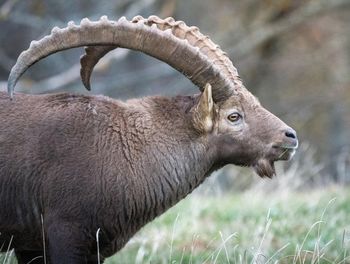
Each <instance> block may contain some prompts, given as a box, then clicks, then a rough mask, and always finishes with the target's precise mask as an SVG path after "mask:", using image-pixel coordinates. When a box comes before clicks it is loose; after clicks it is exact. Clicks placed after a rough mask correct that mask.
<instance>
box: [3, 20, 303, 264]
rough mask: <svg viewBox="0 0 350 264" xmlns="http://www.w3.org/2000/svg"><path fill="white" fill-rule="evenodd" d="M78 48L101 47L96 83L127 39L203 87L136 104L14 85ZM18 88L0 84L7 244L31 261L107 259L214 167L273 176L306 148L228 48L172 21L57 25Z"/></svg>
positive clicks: (22, 65)
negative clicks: (25, 90) (4, 89)
mask: <svg viewBox="0 0 350 264" xmlns="http://www.w3.org/2000/svg"><path fill="white" fill-rule="evenodd" d="M78 46H89V47H88V48H87V49H86V54H85V55H84V56H83V57H82V60H81V64H82V70H81V75H82V79H83V83H84V84H85V86H86V87H87V88H90V83H89V79H90V74H91V72H92V69H93V67H94V65H95V64H96V63H97V62H98V60H99V59H100V58H101V57H102V56H103V55H104V54H106V53H107V52H108V51H110V50H112V49H115V48H117V47H124V48H129V49H134V50H139V51H142V52H145V53H147V54H149V55H151V56H154V57H156V58H158V59H160V60H163V61H165V62H166V63H168V64H170V65H172V66H173V67H174V68H175V69H177V70H179V71H181V72H183V73H184V74H185V75H186V76H187V77H188V78H189V79H190V80H191V81H192V82H193V83H195V84H196V85H197V86H198V87H199V89H200V91H201V93H199V94H196V95H191V96H177V97H172V98H169V97H161V96H154V97H146V98H141V99H133V100H130V101H126V102H121V101H117V100H114V99H111V98H108V97H104V96H83V95H73V94H67V93H63V94H47V95H25V94H20V93H17V94H14V93H13V90H14V86H15V84H16V82H17V80H18V78H19V77H20V76H21V75H22V73H23V72H24V71H25V70H26V69H27V68H28V67H30V65H32V64H34V63H35V62H36V61H38V60H40V59H41V58H44V57H46V56H48V55H50V54H52V53H54V52H57V51H60V50H64V49H68V48H72V47H78ZM165 89H166V87H165ZM8 90H9V95H8V94H5V93H0V120H1V130H0V232H1V235H0V244H1V245H2V249H7V248H14V250H15V254H16V257H17V259H18V262H19V263H28V262H30V263H53V264H60V263H62V264H63V263H65V264H67V263H73V264H74V263H76V264H78V263H96V262H97V259H98V257H99V258H100V259H101V260H102V261H103V260H104V258H105V257H108V256H111V255H112V254H114V253H115V252H117V251H118V250H119V249H121V248H122V247H123V246H124V245H125V244H126V242H127V241H128V240H129V239H130V238H131V237H132V236H133V235H134V234H135V232H137V231H138V230H139V229H140V228H141V227H142V226H143V225H145V224H146V223H148V222H149V221H151V220H152V219H154V218H155V217H156V216H158V215H160V214H161V213H163V212H164V211H166V210H167V209H168V208H170V207H171V206H172V205H174V204H175V203H176V202H178V201H179V200H181V199H182V198H184V197H185V196H186V195H187V194H189V193H190V192H191V191H192V190H193V189H194V188H196V187H197V186H198V185H199V184H200V183H202V182H203V181H204V180H205V179H206V177H207V176H209V175H210V174H211V173H212V172H213V171H214V170H217V169H219V168H221V167H223V166H225V165H226V164H236V165H241V166H251V167H253V168H254V169H255V171H256V172H257V174H258V175H260V176H261V177H263V176H267V177H272V176H273V175H274V174H275V170H274V162H275V161H277V160H288V159H290V158H291V157H292V156H293V154H294V152H295V149H296V148H297V145H298V140H297V137H296V133H295V131H294V130H293V129H291V128H290V127H289V126H287V125H286V124H285V123H283V122H282V121H281V120H280V119H278V118H277V117H276V116H274V115H273V114H271V113H270V112H268V111H267V110H266V109H264V108H263V107H262V106H261V105H260V103H259V102H258V100H257V99H256V98H255V97H254V96H253V95H252V94H251V93H250V92H249V91H248V90H247V89H246V88H245V87H244V86H243V84H242V81H241V79H240V78H239V76H238V74H237V70H236V69H235V68H234V67H233V65H232V63H231V61H230V60H229V58H228V57H227V56H226V55H225V54H224V53H223V52H222V51H221V50H220V48H219V47H218V46H216V45H215V44H214V43H213V42H212V41H211V40H210V39H209V38H207V37H205V36H203V35H202V34H201V33H200V32H199V30H198V28H195V27H188V26H186V25H185V24H184V23H183V22H181V21H180V22H178V21H174V20H173V19H172V18H168V19H165V20H162V19H160V18H158V17H154V16H152V17H149V18H147V19H145V18H142V17H140V16H138V17H135V18H134V19H133V20H132V21H127V20H126V19H125V18H122V19H120V20H118V21H110V20H108V19H107V18H106V17H102V18H101V20H100V21H97V22H90V21H88V20H86V19H84V20H82V22H81V24H80V25H75V24H73V23H69V24H68V27H67V28H63V29H58V28H54V29H53V31H52V34H51V35H49V36H46V37H44V38H43V39H41V40H40V41H37V42H33V43H32V44H31V45H30V48H29V49H28V50H27V51H25V52H23V53H22V54H21V55H20V56H19V59H18V60H17V63H16V65H15V66H14V67H13V69H12V71H11V73H10V77H9V81H8ZM97 237H98V238H99V239H98V243H97ZM98 253H99V255H98Z"/></svg>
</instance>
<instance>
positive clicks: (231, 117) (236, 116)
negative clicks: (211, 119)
mask: <svg viewBox="0 0 350 264" xmlns="http://www.w3.org/2000/svg"><path fill="white" fill-rule="evenodd" d="M239 118H240V115H239V114H237V113H234V114H230V115H229V116H228V120H230V121H231V122H235V121H237V120H238V119H239Z"/></svg>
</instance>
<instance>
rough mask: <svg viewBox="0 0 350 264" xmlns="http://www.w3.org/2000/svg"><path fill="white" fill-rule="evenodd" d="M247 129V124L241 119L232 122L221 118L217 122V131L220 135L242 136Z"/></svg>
mask: <svg viewBox="0 0 350 264" xmlns="http://www.w3.org/2000/svg"><path fill="white" fill-rule="evenodd" d="M246 131H248V125H247V124H246V123H244V122H243V121H241V122H239V123H237V124H232V123H230V121H228V120H225V119H223V120H221V121H220V122H219V124H218V133H219V134H221V135H230V136H232V137H235V138H242V137H243V136H244V134H245V132H246Z"/></svg>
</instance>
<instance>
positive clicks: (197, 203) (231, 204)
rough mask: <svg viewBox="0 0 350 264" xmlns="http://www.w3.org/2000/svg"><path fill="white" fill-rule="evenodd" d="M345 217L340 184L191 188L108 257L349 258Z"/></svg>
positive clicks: (191, 261) (348, 195) (348, 205)
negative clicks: (219, 191) (208, 191)
mask: <svg viewBox="0 0 350 264" xmlns="http://www.w3.org/2000/svg"><path fill="white" fill-rule="evenodd" d="M349 219H350V192H349V189H345V188H339V187H337V188H335V187H334V188H330V189H327V190H315V191H307V192H300V193H298V192H285V193H283V192H282V193H276V192H275V193H272V194H266V193H263V192H257V191H247V192H245V193H238V194H227V193H226V194H224V195H216V196H206V195H203V194H198V193H195V194H192V195H190V197H188V198H187V199H185V200H183V201H182V202H180V203H179V204H177V205H176V206H175V207H173V208H172V209H170V210H169V211H168V212H167V213H165V214H164V215H162V216H161V217H159V218H157V219H156V220H155V221H153V222H152V223H150V224H148V225H147V226H146V227H144V228H143V229H142V230H141V231H140V232H139V233H137V235H136V236H135V237H134V238H133V239H132V240H131V241H129V243H128V244H127V245H126V247H125V248H124V249H122V250H121V251H120V252H119V253H118V254H117V255H115V256H113V257H111V258H109V259H108V260H107V261H106V263H108V264H114V263H115V264H117V263H118V264H119V263H125V264H129V263H152V264H158V263H172V264H180V263H186V264H187V263H188V264H195V263H350V254H349V251H350V221H349ZM9 253H10V252H9ZM0 263H15V261H14V260H13V257H12V258H11V257H10V258H9V254H8V256H7V260H6V261H5V260H4V255H3V258H2V259H1V258H0Z"/></svg>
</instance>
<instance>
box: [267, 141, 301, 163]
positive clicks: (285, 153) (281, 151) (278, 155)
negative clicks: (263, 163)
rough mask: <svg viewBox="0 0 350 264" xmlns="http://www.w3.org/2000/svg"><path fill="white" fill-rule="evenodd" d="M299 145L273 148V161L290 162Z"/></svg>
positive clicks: (275, 146)
mask: <svg viewBox="0 0 350 264" xmlns="http://www.w3.org/2000/svg"><path fill="white" fill-rule="evenodd" d="M297 148H298V144H295V145H274V146H273V147H272V152H273V153H272V154H273V156H274V158H273V160H274V161H278V160H290V159H291V158H292V157H293V156H294V154H295V151H296V149H297Z"/></svg>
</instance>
